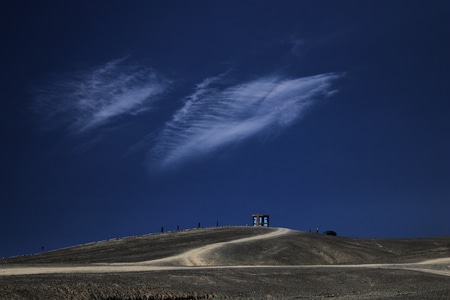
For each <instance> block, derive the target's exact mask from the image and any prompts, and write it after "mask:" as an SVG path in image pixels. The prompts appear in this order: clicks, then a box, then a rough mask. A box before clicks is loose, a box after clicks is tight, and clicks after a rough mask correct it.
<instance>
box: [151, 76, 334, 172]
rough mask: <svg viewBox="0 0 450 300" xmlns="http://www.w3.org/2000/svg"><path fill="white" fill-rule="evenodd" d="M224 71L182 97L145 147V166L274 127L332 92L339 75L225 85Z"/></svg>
mask: <svg viewBox="0 0 450 300" xmlns="http://www.w3.org/2000/svg"><path fill="white" fill-rule="evenodd" d="M223 77H224V75H221V76H217V77H211V78H207V79H205V80H204V81H203V82H202V83H200V84H199V85H198V86H197V89H196V90H195V92H194V93H193V94H192V95H190V96H189V97H187V98H186V101H185V103H184V105H183V107H182V108H181V109H179V110H178V111H177V112H176V113H175V114H174V116H173V118H172V120H171V121H169V122H168V123H167V124H166V126H165V128H164V129H163V130H162V132H161V134H160V135H159V137H158V138H157V141H156V145H155V146H154V147H153V148H152V149H151V150H150V152H149V156H148V162H149V168H150V169H155V168H158V169H165V168H172V167H176V166H177V165H179V164H181V163H183V162H185V161H186V160H189V159H191V158H195V157H201V156H203V155H206V154H209V153H212V152H214V151H216V150H218V149H220V148H222V147H224V146H227V145H230V144H233V143H238V142H241V141H243V140H245V139H247V138H249V137H251V136H254V135H257V134H260V133H263V132H267V131H268V130H273V131H275V132H279V131H281V130H283V129H284V128H286V127H288V126H290V125H292V124H293V123H294V122H295V121H297V120H299V119H300V118H301V117H302V116H303V114H304V113H305V112H306V110H307V109H308V108H309V107H311V106H313V105H314V104H316V103H317V102H318V101H319V100H320V99H322V98H324V97H327V96H328V95H331V94H332V93H333V90H332V87H331V85H332V82H333V81H334V80H335V79H337V78H339V77H340V75H337V74H332V73H330V74H321V75H317V76H311V77H303V78H297V79H285V78H282V77H281V76H278V75H274V76H267V77H261V78H257V79H254V80H251V81H248V82H244V83H241V84H236V85H233V86H225V87H224V86H223V84H222V83H223ZM221 84H222V86H221Z"/></svg>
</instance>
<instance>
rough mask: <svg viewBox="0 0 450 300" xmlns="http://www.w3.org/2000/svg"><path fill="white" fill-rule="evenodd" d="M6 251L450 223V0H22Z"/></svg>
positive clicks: (11, 80) (6, 40)
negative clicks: (132, 238) (192, 235)
mask: <svg viewBox="0 0 450 300" xmlns="http://www.w3.org/2000/svg"><path fill="white" fill-rule="evenodd" d="M0 14H1V18H0V22H1V27H0V28H1V29H0V30H1V36H2V44H3V46H2V47H1V50H0V53H1V65H2V68H1V70H2V72H1V79H2V80H1V81H0V82H1V89H0V97H1V104H2V109H1V110H0V113H1V128H2V130H1V140H2V147H1V152H0V154H1V156H0V157H1V161H0V163H1V169H0V170H1V171H0V175H1V192H0V197H1V203H2V204H1V214H0V222H1V223H0V225H1V226H0V228H1V229H0V257H2V256H12V255H20V254H28V253H36V252H39V251H40V250H41V246H45V248H46V249H47V250H50V249H56V248H60V247H66V246H70V245H75V244H80V243H86V242H91V241H96V240H104V239H109V238H114V237H122V236H129V235H140V234H145V233H152V232H158V231H159V230H160V228H161V226H164V228H165V229H166V230H174V229H176V227H177V225H179V226H180V228H192V227H196V226H197V223H198V222H201V225H202V226H215V225H216V221H219V224H220V225H245V224H250V221H251V214H252V213H266V214H270V217H271V225H272V226H275V227H289V228H293V229H299V230H305V231H307V230H309V229H310V228H311V229H313V230H314V228H315V227H316V226H319V227H320V230H321V231H323V230H328V229H329V230H335V231H337V232H338V234H340V235H344V236H353V237H426V236H437V235H449V234H450V218H449V217H448V215H449V213H450V184H449V183H450V134H449V133H450V118H449V116H450V90H449V83H450V55H449V53H450V39H449V37H450V4H449V2H448V1H432V2H426V1H344V2H341V3H337V2H336V1H283V2H278V1H63V2H62V1H9V3H7V2H3V3H2V4H1V8H0Z"/></svg>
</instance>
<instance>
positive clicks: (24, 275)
mask: <svg viewBox="0 0 450 300" xmlns="http://www.w3.org/2000/svg"><path fill="white" fill-rule="evenodd" d="M207 298H214V299H329V298H332V299H449V298H450V237H438V238H426V239H355V238H346V237H332V236H323V235H317V234H312V233H306V232H301V231H295V230H289V229H284V228H254V227H220V228H210V229H197V230H189V231H180V232H170V233H164V234H153V235H145V236H139V237H129V238H123V239H114V240H108V241H103V242H97V243H90V244H86V245H79V246H75V247H71V248H66V249H61V250H58V251H51V252H46V253H42V254H39V255H31V256H21V257H15V258H9V259H2V260H0V299H207Z"/></svg>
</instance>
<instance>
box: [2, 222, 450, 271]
mask: <svg viewBox="0 0 450 300" xmlns="http://www.w3.org/2000/svg"><path fill="white" fill-rule="evenodd" d="M275 230H277V229H275V228H255V227H218V228H207V229H194V230H188V231H179V232H170V233H164V234H152V235H145V236H138V237H128V238H121V239H114V240H108V241H102V242H97V243H91V244H86V245H79V246H74V247H70V248H66V249H61V250H58V251H51V252H46V253H42V254H39V255H32V256H23V257H15V258H10V259H4V260H0V263H3V264H86V263H121V262H122V263H123V262H128V263H129V262H143V261H146V262H148V261H153V260H161V259H163V258H169V257H172V256H176V255H179V254H182V253H185V252H187V251H192V250H194V249H201V248H202V249H206V250H207V251H202V252H201V260H202V262H203V263H204V264H205V265H315V264H352V263H392V262H396V263H399V262H415V261H422V260H424V259H430V258H440V257H448V256H450V237H438V238H425V239H356V238H346V237H339V236H338V237H332V236H324V235H317V234H314V233H307V232H302V231H296V230H287V231H284V232H283V234H280V235H276V236H270V235H269V236H270V237H265V236H267V234H268V233H271V232H274V231H275ZM252 236H260V237H261V238H258V239H246V240H242V242H240V241H239V240H240V239H245V238H248V237H252ZM236 240H238V241H236ZM231 241H235V242H233V243H229V242H231ZM217 243H220V244H218V245H216V244H217ZM209 245H216V246H214V247H208V246H209ZM174 262H175V261H174ZM172 263H173V262H172ZM172 263H171V264H172Z"/></svg>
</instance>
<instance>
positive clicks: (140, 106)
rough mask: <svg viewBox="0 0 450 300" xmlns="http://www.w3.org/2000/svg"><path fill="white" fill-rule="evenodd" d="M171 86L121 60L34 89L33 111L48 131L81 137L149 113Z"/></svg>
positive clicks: (63, 76)
mask: <svg viewBox="0 0 450 300" xmlns="http://www.w3.org/2000/svg"><path fill="white" fill-rule="evenodd" d="M168 85H169V81H168V80H166V79H164V78H162V77H161V76H160V75H159V74H158V73H157V72H156V71H155V70H153V69H151V68H148V67H145V66H139V65H132V64H129V63H127V60H126V59H119V60H114V61H111V62H108V63H106V64H105V65H102V66H99V67H96V68H91V69H89V70H83V71H79V72H76V73H70V74H62V75H59V76H58V78H57V79H55V80H53V81H52V82H50V83H49V84H46V85H42V86H41V87H39V88H36V89H34V96H35V102H34V106H33V109H34V111H35V112H36V113H38V114H39V115H40V116H42V117H43V118H44V120H45V122H46V127H48V128H54V127H62V126H64V127H66V128H68V129H69V130H70V132H71V133H74V134H79V133H84V132H88V131H90V130H92V129H94V128H98V127H100V126H104V125H107V124H109V123H111V122H113V121H115V120H116V119H117V118H119V117H121V116H123V115H135V114H139V113H141V112H143V111H145V110H148V109H150V108H151V104H152V102H153V101H155V99H157V96H159V95H160V94H162V93H163V92H164V91H165V90H166V89H167V87H168Z"/></svg>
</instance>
